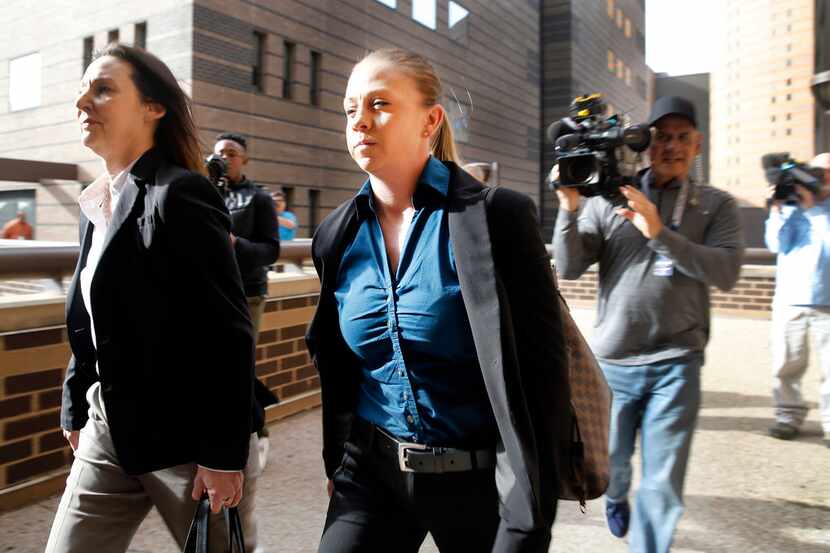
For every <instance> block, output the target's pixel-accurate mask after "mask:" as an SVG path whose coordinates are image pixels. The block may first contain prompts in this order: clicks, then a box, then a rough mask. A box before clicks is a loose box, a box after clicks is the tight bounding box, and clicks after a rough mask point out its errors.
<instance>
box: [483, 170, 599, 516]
mask: <svg viewBox="0 0 830 553" xmlns="http://www.w3.org/2000/svg"><path fill="white" fill-rule="evenodd" d="M495 191H496V188H495V187H492V186H491V187H488V188H487V189H486V190H485V191H484V208H485V210H486V211H487V212H488V213H489V210H490V206H491V205H492V203H493V194H494V193H495ZM491 243H495V242H494V241H493V240H492V237H491ZM494 253H495V252H494ZM555 278H556V275H554V282H555ZM556 294H557V295H558V296H559V300H560V302H561V303H560V306H561V307H563V313H562V316H563V317H569V318H570V317H571V315H570V311H571V308H570V306H569V305H568V302H567V301H565V297H564V296H563V295H562V292H561V291H560V290H559V287H558V286H556ZM568 401H569V403H570V406H571V444H570V464H571V466H570V467H569V470H570V471H571V474H572V475H573V477H574V479H575V480H576V481H577V482H578V487H579V490H578V492H579V494H580V497H579V498H578V500H579V506H580V509H581V510H582V512H583V513H584V512H585V509H586V507H585V504H586V501H587V495H588V492H587V482H586V480H585V444H584V442H583V441H582V432H581V431H580V429H579V420H578V418H577V416H576V407H575V406H574V403H573V398H569V400H568Z"/></svg>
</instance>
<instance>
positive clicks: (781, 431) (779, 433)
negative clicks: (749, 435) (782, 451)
mask: <svg viewBox="0 0 830 553" xmlns="http://www.w3.org/2000/svg"><path fill="white" fill-rule="evenodd" d="M769 435H770V436H772V437H773V438H777V439H779V440H792V439H793V438H795V437H796V436H798V427H797V426H793V425H791V424H787V423H786V422H776V423H775V424H774V425H772V426H770V428H769Z"/></svg>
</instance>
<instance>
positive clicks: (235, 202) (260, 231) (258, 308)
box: [207, 133, 280, 553]
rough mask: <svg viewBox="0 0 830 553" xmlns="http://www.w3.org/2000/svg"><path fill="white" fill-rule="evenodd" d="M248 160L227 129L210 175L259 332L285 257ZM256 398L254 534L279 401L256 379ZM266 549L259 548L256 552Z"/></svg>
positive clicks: (251, 478)
mask: <svg viewBox="0 0 830 553" xmlns="http://www.w3.org/2000/svg"><path fill="white" fill-rule="evenodd" d="M247 163H248V142H247V140H246V139H245V137H244V136H242V135H239V134H236V133H222V134H219V135H218V136H217V137H216V144H215V145H214V147H213V155H211V156H209V157H208V159H207V169H208V175H209V177H210V180H211V182H212V183H213V184H214V185H215V186H216V187H217V189H218V190H219V193H220V194H221V195H222V199H223V200H224V201H225V206H226V207H227V208H228V211H229V212H230V214H231V234H230V239H231V244H232V245H233V250H234V253H235V254H236V262H237V265H239V272H240V273H241V275H242V285H243V288H244V291H245V296H246V298H247V300H248V309H249V311H250V313H251V321H252V323H253V327H254V337H256V336H257V335H258V334H259V326H260V321H261V319H262V314H263V312H264V311H265V300H266V297H267V293H268V276H267V274H268V272H267V271H268V269H267V267H268V266H269V265H271V264H273V263H274V262H275V261H276V260H277V258H278V257H279V253H280V241H279V230H278V228H277V212H276V209H275V208H274V201H273V200H272V199H271V195H270V194H269V193H268V192H267V191H265V190H263V189H262V188H260V187H259V186H257V185H255V184H254V183H253V182H251V181H250V180H248V179H247V178H246V177H245V175H244V174H242V169H243V167H244V166H245V165H247ZM254 400H255V413H254V416H253V420H252V423H251V424H252V428H251V431H252V432H256V433H257V435H258V437H259V439H258V440H257V442H258V445H259V449H258V451H257V452H253V451H252V452H251V454H250V455H249V457H248V464H247V465H246V467H245V493H246V495H247V496H248V497H247V501H246V502H244V503H243V504H240V506H239V513H240V515H241V520H242V526H243V535H245V536H250V537H251V538H252V539H253V538H255V537H256V533H257V530H256V519H255V517H254V513H253V508H254V497H255V494H256V482H257V479H258V477H259V476H260V474H262V471H263V470H264V469H265V463H266V460H267V456H268V449H269V445H270V442H269V440H268V429H267V427H266V426H265V412H264V408H265V407H268V406H269V405H274V404H276V403H278V399H277V397H276V396H275V395H274V394H273V392H271V390H269V389H268V388H267V387H266V386H265V385H264V384H263V383H262V382H261V381H260V380H259V379H255V380H254ZM251 543H254V542H253V541H252V542H251ZM262 551H263V550H262V549H261V548H258V549H257V550H256V551H254V552H253V553H261V552H262Z"/></svg>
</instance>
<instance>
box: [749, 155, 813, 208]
mask: <svg viewBox="0 0 830 553" xmlns="http://www.w3.org/2000/svg"><path fill="white" fill-rule="evenodd" d="M761 167H763V168H764V175H765V176H766V178H767V182H769V183H770V184H771V185H773V186H775V193H774V194H773V196H772V199H773V200H784V202H786V203H787V204H790V205H796V204H798V202H799V201H800V198H799V197H798V194H797V193H796V191H795V187H796V185H798V184H800V185H801V186H803V187H804V188H806V189H807V190H809V191H810V192H812V193H813V194H818V192H819V188H820V187H821V181H822V180H823V179H824V171H823V170H822V169H818V168H816V167H810V166H808V165H807V164H806V163H801V162H798V161H796V160H794V159H793V158H791V157H790V154H789V152H775V153H770V154H764V155H763V156H762V157H761Z"/></svg>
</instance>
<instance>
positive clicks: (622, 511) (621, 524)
mask: <svg viewBox="0 0 830 553" xmlns="http://www.w3.org/2000/svg"><path fill="white" fill-rule="evenodd" d="M605 519H606V520H607V521H608V529H609V530H611V533H612V534H613V535H614V536H616V537H618V538H622V537H623V536H625V535H626V534H627V533H628V522H629V520H631V508H630V507H629V506H628V501H627V500H624V501H620V502H619V503H617V502H615V501H608V500H607V499H606V500H605Z"/></svg>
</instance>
